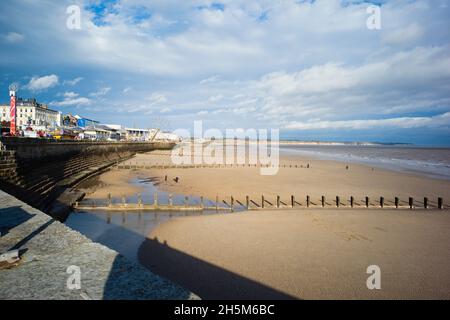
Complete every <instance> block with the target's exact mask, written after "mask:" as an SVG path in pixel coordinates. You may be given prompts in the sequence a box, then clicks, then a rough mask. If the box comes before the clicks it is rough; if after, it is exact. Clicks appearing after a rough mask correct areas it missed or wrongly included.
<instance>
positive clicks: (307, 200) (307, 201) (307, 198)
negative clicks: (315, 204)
mask: <svg viewBox="0 0 450 320" xmlns="http://www.w3.org/2000/svg"><path fill="white" fill-rule="evenodd" d="M306 207H307V208H309V196H306Z"/></svg>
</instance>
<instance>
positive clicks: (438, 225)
mask: <svg viewBox="0 0 450 320" xmlns="http://www.w3.org/2000/svg"><path fill="white" fill-rule="evenodd" d="M449 230H450V215H448V212H447V213H442V212H430V211H428V212H423V211H422V212H419V211H415V212H410V211H402V212H399V211H394V210H386V211H365V210H352V211H348V210H340V211H337V210H315V211H311V210H310V211H289V212H287V211H284V212H280V211H271V212H270V211H267V212H250V213H238V214H222V215H215V216H204V217H186V218H178V219H173V220H171V221H168V222H166V223H164V224H162V225H160V226H158V227H157V228H156V229H155V230H154V231H153V232H152V233H151V235H150V236H149V239H147V240H146V241H145V242H144V244H143V245H142V246H141V248H140V261H141V263H142V264H143V265H144V266H146V267H148V268H150V270H152V271H154V272H155V273H157V274H160V275H162V276H164V277H166V278H168V279H171V280H173V281H175V282H176V283H179V284H181V285H182V286H184V287H186V288H188V289H189V290H192V291H193V292H195V293H196V294H198V295H199V296H200V297H201V298H203V299H291V298H294V299H432V298H433V299H450V269H449V268H448V266H449V263H450V233H449V232H448V231H449ZM155 238H157V240H155ZM369 265H378V266H379V267H380V268H381V290H369V289H367V286H366V280H367V278H368V277H369V274H367V273H366V269H367V267H368V266H369Z"/></svg>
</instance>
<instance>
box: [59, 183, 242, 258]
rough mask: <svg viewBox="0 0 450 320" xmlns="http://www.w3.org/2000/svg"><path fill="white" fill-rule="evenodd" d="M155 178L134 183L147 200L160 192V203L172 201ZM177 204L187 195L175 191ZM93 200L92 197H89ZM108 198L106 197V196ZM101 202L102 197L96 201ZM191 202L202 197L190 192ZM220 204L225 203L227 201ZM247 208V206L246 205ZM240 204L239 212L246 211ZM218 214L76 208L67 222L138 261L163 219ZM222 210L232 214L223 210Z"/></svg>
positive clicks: (207, 203) (133, 200) (132, 198)
mask: <svg viewBox="0 0 450 320" xmlns="http://www.w3.org/2000/svg"><path fill="white" fill-rule="evenodd" d="M154 182H155V181H154V180H153V179H151V178H144V179H141V178H136V179H134V180H132V181H131V184H137V185H139V186H140V187H143V190H142V193H141V194H142V201H143V203H153V197H154V193H155V192H156V193H158V202H159V203H168V199H169V193H167V192H163V191H158V190H157V187H156V186H155V185H154ZM172 199H173V204H184V199H185V195H181V194H173V195H172ZM126 200H127V202H129V203H137V200H138V195H137V194H136V195H132V196H129V197H127V198H126ZM86 201H87V202H89V201H90V200H86ZM105 201H106V200H105ZM121 201H122V198H121V197H116V198H112V202H113V203H121ZM204 203H205V206H214V205H215V202H213V201H211V200H208V199H205V200H204ZM96 204H98V205H100V201H96ZM189 204H200V197H195V196H189ZM220 206H225V205H224V204H223V203H221V204H220ZM242 209H243V208H242ZM242 209H241V208H236V210H235V212H239V211H242ZM211 214H218V213H217V212H216V211H207V210H205V211H193V212H188V211H171V212H163V211H145V210H143V211H140V212H138V211H133V212H128V213H126V212H117V211H114V212H110V211H109V212H102V211H92V212H87V211H76V212H72V213H71V214H70V216H69V217H68V218H67V220H66V222H65V224H66V225H67V226H68V227H70V228H72V229H74V230H77V231H78V232H80V233H82V234H84V235H85V236H86V237H88V238H89V239H91V240H92V241H95V242H98V243H101V244H103V245H105V246H107V247H109V248H111V249H114V250H116V251H117V252H119V253H121V254H122V255H124V256H126V257H127V258H129V259H132V260H135V261H137V260H138V258H137V253H138V250H139V247H140V245H141V244H142V242H143V241H144V239H145V238H146V236H147V235H148V234H149V233H150V232H151V231H152V230H153V229H154V228H155V227H156V226H157V225H159V224H160V223H162V222H165V221H167V220H169V219H172V218H174V217H186V216H199V215H211ZM219 214H229V213H228V212H227V211H221V212H219Z"/></svg>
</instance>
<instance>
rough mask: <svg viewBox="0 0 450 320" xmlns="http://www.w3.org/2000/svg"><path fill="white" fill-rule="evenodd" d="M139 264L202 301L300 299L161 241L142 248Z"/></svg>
mask: <svg viewBox="0 0 450 320" xmlns="http://www.w3.org/2000/svg"><path fill="white" fill-rule="evenodd" d="M139 261H140V263H141V264H142V265H144V266H145V267H146V268H148V269H150V270H151V271H152V272H154V273H155V274H158V275H160V276H163V277H165V278H167V279H169V280H172V281H174V282H175V283H177V284H179V285H181V286H183V287H184V288H186V289H188V290H190V291H192V292H194V293H195V294H197V295H198V296H200V297H201V298H202V299H207V300H211V299H227V300H229V299H239V300H249V299H255V300H256V299H257V300H292V299H297V298H295V297H293V296H290V295H288V294H285V293H283V292H281V291H278V290H276V289H273V288H270V287H268V286H266V285H264V284H261V283H258V282H256V281H254V280H250V279H248V278H245V277H242V276H240V275H238V274H236V273H233V272H230V271H228V270H225V269H222V268H220V267H218V266H215V265H213V264H211V263H208V262H206V261H203V260H200V259H197V258H195V257H193V256H190V255H188V254H185V253H183V252H181V251H179V250H176V249H174V248H171V247H170V246H168V245H167V243H160V242H159V241H158V238H155V239H148V238H146V239H145V241H144V242H143V244H142V245H141V247H140V248H139ZM261 267H264V266H261Z"/></svg>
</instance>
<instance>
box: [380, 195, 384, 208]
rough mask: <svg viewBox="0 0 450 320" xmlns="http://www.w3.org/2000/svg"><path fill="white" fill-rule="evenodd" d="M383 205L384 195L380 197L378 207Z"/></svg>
mask: <svg viewBox="0 0 450 320" xmlns="http://www.w3.org/2000/svg"><path fill="white" fill-rule="evenodd" d="M383 207H384V197H380V208H383Z"/></svg>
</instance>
